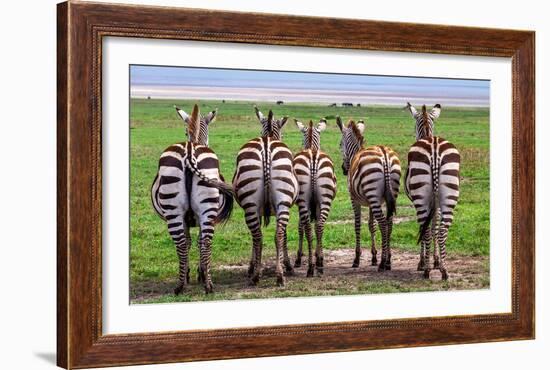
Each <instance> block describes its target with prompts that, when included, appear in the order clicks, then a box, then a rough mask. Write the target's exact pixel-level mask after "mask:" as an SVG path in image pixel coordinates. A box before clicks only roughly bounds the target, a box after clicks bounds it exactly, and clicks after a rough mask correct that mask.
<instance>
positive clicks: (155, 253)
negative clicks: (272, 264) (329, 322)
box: [130, 99, 489, 301]
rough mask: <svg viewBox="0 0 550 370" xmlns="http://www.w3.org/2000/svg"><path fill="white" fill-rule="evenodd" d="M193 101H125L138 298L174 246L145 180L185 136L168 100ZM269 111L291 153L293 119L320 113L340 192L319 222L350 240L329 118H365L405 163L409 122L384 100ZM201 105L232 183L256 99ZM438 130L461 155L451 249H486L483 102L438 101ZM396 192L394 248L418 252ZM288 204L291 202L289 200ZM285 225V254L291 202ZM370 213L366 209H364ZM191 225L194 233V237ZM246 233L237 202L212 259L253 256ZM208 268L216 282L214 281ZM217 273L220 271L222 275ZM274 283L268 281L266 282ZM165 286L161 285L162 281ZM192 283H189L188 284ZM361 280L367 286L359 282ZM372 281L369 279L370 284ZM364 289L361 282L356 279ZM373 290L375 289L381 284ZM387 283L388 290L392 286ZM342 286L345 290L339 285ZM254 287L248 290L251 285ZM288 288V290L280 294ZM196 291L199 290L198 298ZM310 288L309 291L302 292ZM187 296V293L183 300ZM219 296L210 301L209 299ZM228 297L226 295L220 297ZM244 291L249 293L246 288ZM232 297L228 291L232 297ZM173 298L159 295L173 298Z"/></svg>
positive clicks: (330, 240) (253, 131)
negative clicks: (210, 115) (212, 113)
mask: <svg viewBox="0 0 550 370" xmlns="http://www.w3.org/2000/svg"><path fill="white" fill-rule="evenodd" d="M194 103H195V101H170V100H138V99H133V100H132V101H131V108H130V118H131V120H130V128H131V130H130V133H131V134H130V140H131V160H130V166H131V174H130V186H131V188H130V213H131V219H130V261H131V266H130V281H131V296H132V298H139V295H140V294H141V292H142V289H140V288H139V287H140V286H143V285H144V284H155V283H159V284H160V283H163V282H169V284H170V285H171V284H175V280H176V277H177V270H178V259H177V256H176V252H175V248H174V246H173V244H172V241H171V239H170V237H169V235H168V233H167V231H166V225H165V223H164V221H162V220H161V219H160V218H159V217H158V216H157V215H156V213H155V212H154V210H153V208H152V206H151V202H150V194H149V191H150V186H151V183H152V181H153V179H154V177H155V174H156V171H157V166H158V158H159V155H160V154H161V153H162V151H163V150H164V149H165V148H166V147H167V146H169V145H171V144H173V143H175V142H180V141H185V129H184V124H183V122H182V121H181V120H180V119H179V118H178V117H177V115H176V113H175V110H174V108H173V105H174V104H178V105H179V106H181V107H182V108H184V109H185V110H186V111H190V110H191V107H192V104H194ZM258 105H259V107H260V109H261V110H262V111H263V112H264V113H267V111H268V110H269V109H270V108H271V109H273V111H274V113H275V115H276V117H280V116H283V115H288V116H289V117H290V118H291V120H290V121H289V123H288V124H287V125H286V126H285V128H284V129H283V140H284V142H285V143H286V144H287V145H288V146H289V147H290V148H291V150H292V151H294V152H296V151H298V150H299V149H300V146H301V140H302V136H301V133H300V132H299V131H298V130H297V128H296V126H295V125H294V123H293V121H292V118H298V119H300V120H302V121H304V122H306V121H307V122H309V120H310V119H312V120H314V122H318V119H319V118H320V117H327V119H328V120H329V124H328V128H327V130H326V131H325V132H323V134H322V136H321V147H322V150H324V151H325V152H327V153H328V154H329V155H330V156H331V157H332V159H333V161H334V162H335V168H336V169H337V174H336V175H337V178H338V192H337V195H336V199H335V201H334V203H333V208H332V211H331V214H330V216H329V220H328V221H329V222H330V224H329V225H327V227H326V228H325V233H324V246H325V248H326V249H338V248H349V247H351V246H352V245H353V244H354V230H353V223H333V222H337V221H346V220H352V219H353V212H352V209H351V204H350V200H349V194H348V191H347V185H346V179H345V177H344V176H343V175H342V172H341V170H340V165H341V163H342V158H341V155H340V150H339V142H340V131H339V130H338V128H337V126H336V124H335V120H334V117H335V116H336V115H337V114H338V115H340V116H341V117H342V118H343V120H344V121H347V120H348V119H349V118H353V119H356V120H357V119H359V118H366V119H367V120H366V129H365V137H366V142H367V144H368V145H376V144H384V145H388V146H390V147H392V148H393V149H394V150H395V151H396V152H397V153H398V154H399V157H400V159H401V161H402V167H403V172H404V170H405V168H406V165H407V163H406V154H407V152H408V149H409V147H410V145H411V144H412V143H413V142H414V121H413V120H412V118H411V117H410V116H409V115H408V113H406V112H405V111H404V110H403V109H400V108H397V107H386V106H369V107H346V108H343V107H337V108H334V107H328V106H323V105H313V104H311V105H307V104H285V105H281V106H277V105H275V104H270V103H258ZM200 107H201V112H206V111H207V110H211V109H214V108H218V109H219V113H218V117H217V119H216V121H215V122H214V123H213V124H212V125H211V126H210V147H211V148H212V149H213V150H214V151H215V152H216V154H217V155H218V157H219V159H220V167H221V172H222V174H223V175H224V177H225V179H226V181H227V182H230V181H231V178H232V176H233V173H234V170H235V158H236V156H237V152H238V150H239V148H240V147H241V146H242V145H243V144H244V143H246V142H247V141H248V140H250V139H252V138H254V137H257V136H259V132H260V125H259V122H258V121H257V119H256V117H255V115H254V113H253V103H250V102H232V101H226V103H222V102H220V101H201V102H200ZM435 133H436V134H437V135H439V136H442V137H444V138H446V139H447V140H449V141H451V142H452V143H454V144H455V145H456V146H457V148H458V149H459V151H460V153H461V156H462V164H461V176H462V183H461V188H460V192H461V193H460V201H459V203H458V206H457V207H456V211H455V221H454V223H453V225H452V227H451V229H450V232H449V239H448V243H447V245H448V247H447V250H448V254H449V255H453V254H455V255H460V256H488V255H489V110H488V109H484V108H449V109H446V108H445V107H443V111H442V114H441V117H440V119H439V120H438V121H437V122H436V126H435ZM403 182H404V181H403V179H402V187H401V192H400V194H399V197H398V201H397V205H398V209H397V217H398V218H404V221H402V222H401V223H399V224H398V225H395V227H394V229H393V234H392V248H395V249H396V250H399V249H401V250H404V251H412V252H417V251H418V246H417V245H416V236H417V232H418V226H417V223H416V221H415V219H414V214H415V213H414V208H413V207H412V203H411V202H410V201H409V199H408V198H407V196H406V195H405V193H404V190H403ZM293 209H294V208H293ZM291 213H292V214H291V220H290V225H289V227H288V243H289V250H290V252H291V256H294V254H295V249H296V246H297V239H298V233H297V222H298V218H297V210H296V211H293V212H291ZM366 214H367V210H366V209H365V210H364V213H363V215H364V216H365V215H366ZM274 224H275V223H273V222H272V223H271V225H270V226H269V227H268V228H266V229H264V243H265V244H266V248H264V256H266V257H269V256H272V255H274V245H273V234H274ZM196 232H197V230H196V229H194V230H193V231H192V235H193V238H194V240H196ZM368 240H369V236H368V228H367V227H366V224H365V226H364V227H363V246H365V247H366V246H368V243H367V241H368ZM250 248H251V238H250V234H249V232H248V229H247V227H246V225H245V223H244V216H243V212H242V210H241V209H240V208H239V207H238V206H237V205H236V207H235V209H234V212H233V215H232V217H231V219H230V220H229V222H228V223H227V224H226V225H225V226H223V227H218V228H217V230H216V233H215V236H214V241H213V250H212V262H213V266H212V267H213V270H214V271H215V270H216V268H217V266H221V265H230V264H239V263H246V262H247V261H248V259H249V258H250V252H251V251H250ZM197 260H198V252H197V248H195V247H193V248H192V249H191V252H190V264H191V265H190V266H191V267H192V272H193V275H192V278H194V268H193V267H194V266H196V265H197ZM216 275H217V273H215V272H214V284H216ZM218 277H220V278H223V276H219V275H218ZM272 283H273V282H271V284H272ZM167 284H168V283H167ZM195 285H196V284H195ZM365 286H368V285H365ZM372 286H373V287H374V285H372ZM355 290H356V291H358V292H359V290H360V292H364V291H366V290H368V289H366V288H361V289H359V288H358V287H355ZM379 290H380V289H379V288H373V289H372V291H373V292H376V291H379ZM392 291H393V290H392ZM344 293H345V292H344ZM251 294H252V295H254V294H253V293H251ZM285 294H286V295H285ZM199 295H200V293H197V294H196V298H197V299H203V298H200V296H199ZM273 295H274V296H290V295H293V293H292V292H287V293H285V291H278V293H274V294H273ZM303 295H307V294H303ZM190 297H191V298H190ZM215 297H216V295H214V296H212V298H209V299H216V298H215ZM220 297H221V298H223V299H230V298H232V297H227V296H225V295H223V294H222V295H221V296H218V299H219V298H220ZM243 297H246V295H243ZM233 298H234V297H233ZM173 299H178V298H166V297H165V298H159V299H158V301H170V300H173ZM189 299H195V294H192V295H190V296H185V295H184V296H182V297H181V298H179V300H183V301H184V300H189Z"/></svg>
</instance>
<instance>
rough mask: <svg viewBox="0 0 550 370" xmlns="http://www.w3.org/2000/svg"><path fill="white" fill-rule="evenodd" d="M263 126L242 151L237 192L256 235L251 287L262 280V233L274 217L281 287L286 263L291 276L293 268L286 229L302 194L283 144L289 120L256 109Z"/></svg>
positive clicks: (235, 181)
mask: <svg viewBox="0 0 550 370" xmlns="http://www.w3.org/2000/svg"><path fill="white" fill-rule="evenodd" d="M254 110H255V113H256V117H257V118H258V120H259V121H260V123H261V125H262V133H261V136H260V137H258V138H255V139H252V140H250V141H249V142H248V143H246V144H245V145H244V146H243V147H242V148H241V149H240V151H239V153H238V155H237V163H236V170H235V175H234V176H233V189H234V191H235V195H236V199H237V203H238V204H239V205H240V206H241V207H242V208H243V210H244V216H245V221H246V225H247V226H248V229H249V230H250V233H251V235H252V257H251V259H250V266H249V269H248V277H249V279H250V281H249V282H250V284H252V285H256V284H257V283H258V281H259V279H260V273H261V271H260V270H261V258H262V230H261V219H262V217H263V220H264V225H265V226H267V225H268V224H269V220H270V218H271V215H272V214H274V215H275V217H276V219H277V227H276V233H275V246H276V262H275V264H276V266H275V272H276V275H277V284H278V285H279V286H284V284H285V279H284V276H283V264H284V266H285V269H286V271H287V273H289V274H290V273H292V271H293V268H292V265H291V263H290V259H289V257H288V250H287V239H286V227H287V225H288V220H289V216H290V207H291V206H292V205H293V204H294V202H295V201H296V198H297V195H298V181H297V180H296V176H295V175H294V169H293V167H292V160H293V156H292V152H291V151H290V149H288V147H287V146H286V145H285V144H284V143H283V142H282V141H281V129H282V127H283V126H284V125H285V124H286V122H287V120H288V117H283V118H282V119H275V117H274V116H273V112H272V111H271V110H270V111H269V114H268V115H267V117H266V116H264V115H263V114H262V112H261V111H260V110H259V109H258V107H256V106H255V107H254Z"/></svg>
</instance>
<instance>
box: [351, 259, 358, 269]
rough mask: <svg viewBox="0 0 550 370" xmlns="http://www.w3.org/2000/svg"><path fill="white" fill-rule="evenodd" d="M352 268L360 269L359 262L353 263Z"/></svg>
mask: <svg viewBox="0 0 550 370" xmlns="http://www.w3.org/2000/svg"><path fill="white" fill-rule="evenodd" d="M351 267H353V268H358V267H359V260H355V261H353V265H351Z"/></svg>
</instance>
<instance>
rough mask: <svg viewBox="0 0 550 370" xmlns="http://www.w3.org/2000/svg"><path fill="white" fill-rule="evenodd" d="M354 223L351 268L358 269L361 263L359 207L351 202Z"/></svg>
mask: <svg viewBox="0 0 550 370" xmlns="http://www.w3.org/2000/svg"><path fill="white" fill-rule="evenodd" d="M352 206H353V214H354V221H355V259H354V260H353V265H352V266H351V267H359V263H360V262H361V205H359V204H358V203H355V202H354V201H353V200H352Z"/></svg>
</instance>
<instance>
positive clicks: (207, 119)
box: [204, 108, 218, 125]
mask: <svg viewBox="0 0 550 370" xmlns="http://www.w3.org/2000/svg"><path fill="white" fill-rule="evenodd" d="M217 114H218V108H216V109H214V110H213V111H212V112H210V113H208V114H207V115H206V117H204V121H205V122H206V124H207V125H209V124H210V123H211V122H213V121H214V120H215V119H216V115H217Z"/></svg>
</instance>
